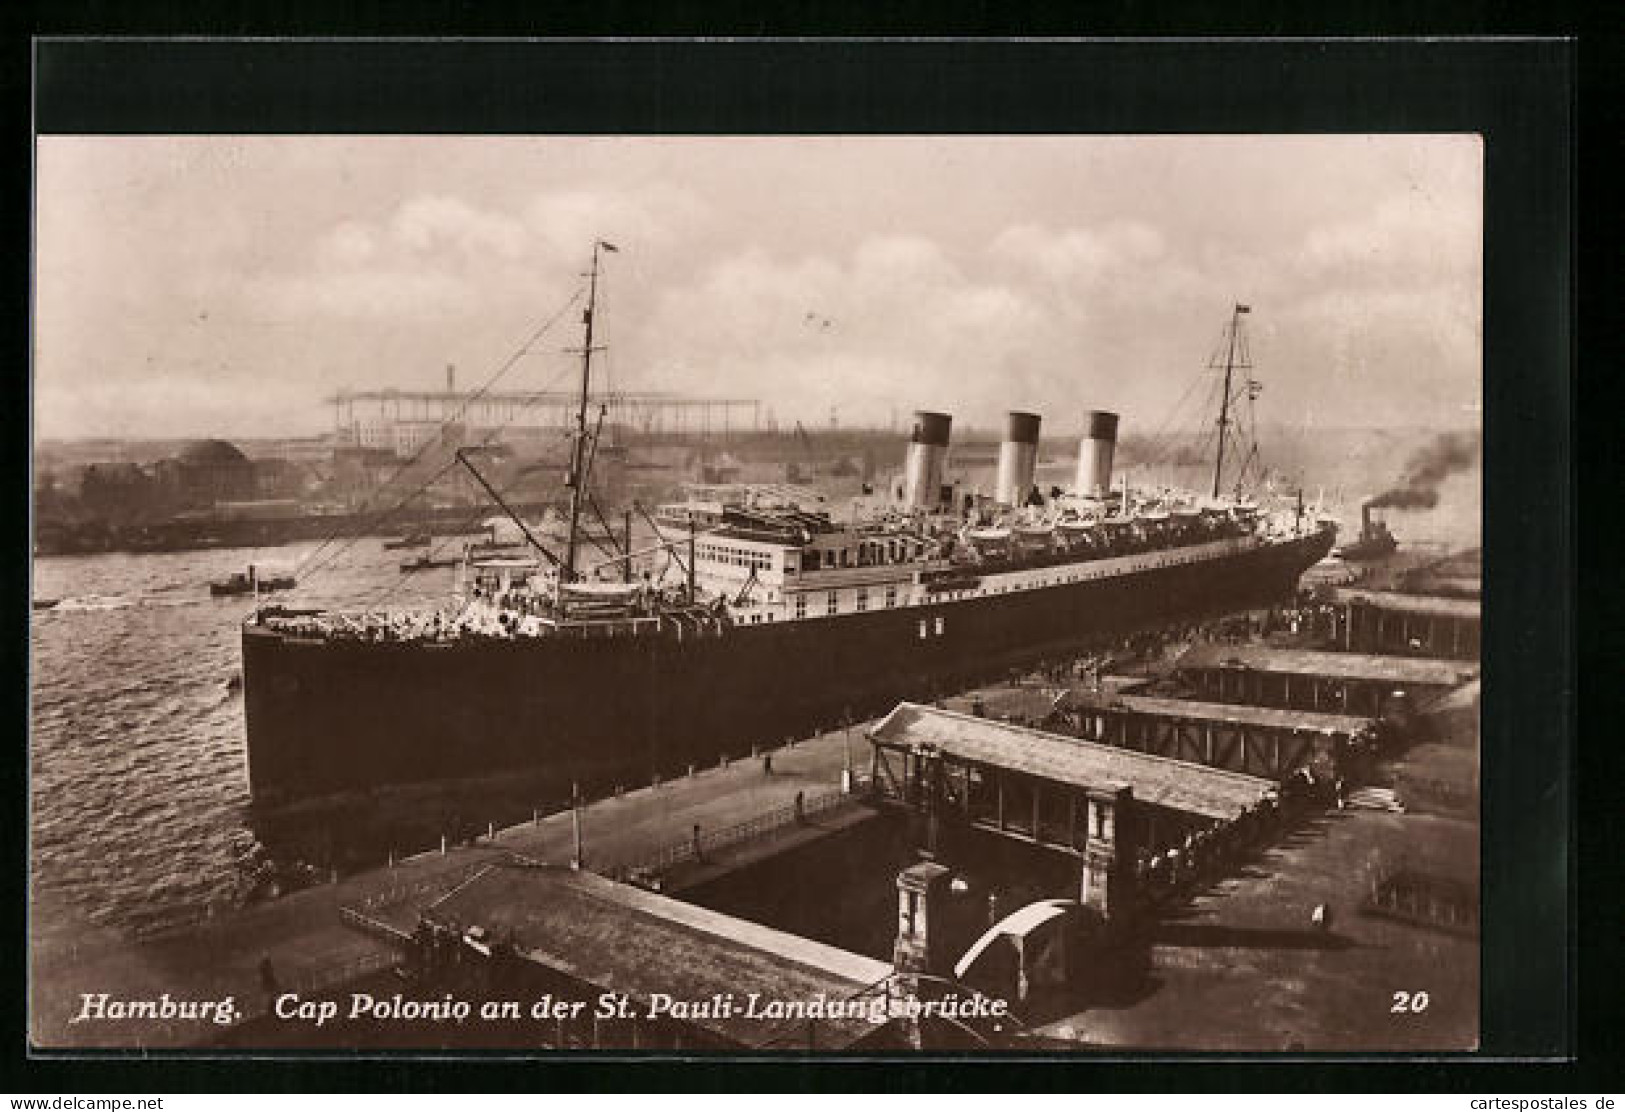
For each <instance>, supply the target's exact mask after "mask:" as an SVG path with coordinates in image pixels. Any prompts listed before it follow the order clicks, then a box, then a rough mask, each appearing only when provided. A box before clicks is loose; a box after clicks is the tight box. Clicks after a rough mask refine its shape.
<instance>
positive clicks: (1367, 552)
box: [1332, 502, 1399, 560]
mask: <svg viewBox="0 0 1625 1112" xmlns="http://www.w3.org/2000/svg"><path fill="white" fill-rule="evenodd" d="M1398 547H1399V542H1398V541H1397V540H1395V539H1394V535H1393V534H1392V533H1390V532H1389V531H1388V524H1387V522H1384V521H1380V520H1377V519H1374V518H1373V517H1372V516H1371V503H1369V502H1367V503H1366V504H1365V505H1363V506H1361V507H1360V535H1359V536H1358V537H1356V538H1355V539H1354V540H1352V541H1350V542H1349V543H1348V544H1342V545H1338V546H1337V547H1336V548H1334V549H1332V555H1333V556H1336V557H1338V558H1339V559H1341V560H1377V559H1380V558H1382V557H1384V556H1386V555H1388V554H1389V553H1390V552H1392V551H1394V550H1395V549H1396V548H1398Z"/></svg>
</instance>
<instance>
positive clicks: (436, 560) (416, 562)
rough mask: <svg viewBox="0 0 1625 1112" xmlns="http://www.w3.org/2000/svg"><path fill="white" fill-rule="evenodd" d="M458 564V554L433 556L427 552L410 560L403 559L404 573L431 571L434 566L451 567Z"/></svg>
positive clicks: (402, 569) (402, 568)
mask: <svg viewBox="0 0 1625 1112" xmlns="http://www.w3.org/2000/svg"><path fill="white" fill-rule="evenodd" d="M456 564H457V557H456V556H431V555H429V554H428V553H427V552H425V553H424V554H423V555H421V556H414V557H413V558H412V559H410V560H402V561H401V571H402V572H403V573H408V572H414V571H429V570H431V569H433V568H450V567H455V566H456Z"/></svg>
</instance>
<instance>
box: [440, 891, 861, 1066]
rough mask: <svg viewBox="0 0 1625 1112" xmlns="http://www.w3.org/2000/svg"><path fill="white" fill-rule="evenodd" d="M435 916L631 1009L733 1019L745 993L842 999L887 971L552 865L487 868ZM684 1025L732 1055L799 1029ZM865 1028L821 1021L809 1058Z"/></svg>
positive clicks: (745, 1019)
mask: <svg viewBox="0 0 1625 1112" xmlns="http://www.w3.org/2000/svg"><path fill="white" fill-rule="evenodd" d="M436 914H437V915H439V916H443V917H448V918H450V919H452V920H453V921H455V922H457V923H459V924H461V925H463V926H465V927H468V926H474V925H479V926H481V927H484V928H485V929H486V930H487V931H488V932H490V933H491V935H492V936H493V937H496V938H502V937H504V936H505V935H506V934H507V933H508V932H509V931H512V932H513V934H514V936H515V939H516V949H518V951H519V952H520V953H521V954H522V955H523V956H524V957H526V958H528V959H529V960H531V961H535V962H538V963H539V964H542V965H545V966H547V967H548V968H551V969H557V970H560V971H561V972H564V973H566V974H568V975H569V976H571V977H573V978H575V979H576V980H578V981H585V982H587V983H588V984H591V985H593V986H595V987H596V988H598V989H599V990H601V991H604V992H623V993H626V994H627V995H628V996H630V997H631V998H632V999H633V1000H634V1001H638V1002H639V1003H646V1002H647V1001H648V1000H649V999H650V997H651V996H652V995H653V994H655V993H664V994H666V995H667V996H670V997H672V998H673V999H675V1000H680V1001H705V1000H708V999H710V998H711V997H712V995H713V994H716V993H722V994H724V995H727V994H733V996H734V997H735V999H736V1001H737V1007H736V1012H737V1011H742V1010H743V1008H744V1004H745V997H746V995H747V994H749V993H751V992H759V993H761V994H762V999H763V1000H764V1001H800V1000H814V999H816V998H818V997H819V996H820V995H822V996H823V997H825V998H827V999H829V1000H844V999H847V998H849V997H851V996H853V995H854V994H855V993H858V992H860V991H862V990H863V989H866V988H868V987H869V986H871V985H873V984H874V983H876V982H877V981H880V980H881V979H883V978H884V977H886V976H888V975H889V974H890V973H891V967H890V966H889V965H887V964H885V963H884V962H879V961H875V960H873V959H872V958H867V957H864V956H862V955H861V954H854V953H850V952H848V951H846V950H840V949H837V948H835V947H833V946H827V945H825V944H823V943H821V942H814V941H812V940H811V939H806V938H799V937H797V936H796V935H793V934H789V933H786V932H785V931H780V930H775V929H773V928H772V927H765V926H762V925H760V924H757V923H751V922H748V921H746V920H744V919H736V918H734V917H733V916H730V915H723V914H720V913H718V912H715V911H710V910H707V909H706V908H703V907H697V906H695V905H693V904H687V903H683V902H682V901H680V900H674V899H672V898H671V897H669V896H662V895H660V894H659V893H656V892H650V891H646V890H645V889H642V888H637V887H634V886H632V885H629V884H620V883H617V882H615V881H612V880H607V879H605V878H604V877H601V876H597V875H595V874H593V873H589V872H585V871H580V872H578V871H576V870H573V869H568V868H563V867H557V866H523V865H500V866H495V867H492V868H490V869H488V870H487V871H486V872H485V873H484V874H482V875H480V876H479V877H477V878H476V879H474V880H473V881H471V882H469V883H468V884H467V885H465V886H464V887H463V888H462V889H460V890H459V891H457V892H456V893H455V894H453V895H452V896H450V897H449V898H447V899H446V900H445V901H443V902H442V903H440V904H439V905H438V906H437V907H436ZM687 1022H691V1023H693V1024H694V1025H696V1026H698V1027H702V1028H705V1029H707V1030H709V1031H712V1032H714V1033H716V1034H718V1035H721V1036H722V1037H723V1038H724V1039H726V1040H728V1041H729V1042H732V1043H734V1044H736V1045H738V1046H742V1047H755V1046H761V1045H763V1044H765V1043H768V1042H769V1041H771V1040H774V1039H779V1040H781V1041H780V1042H779V1043H777V1044H776V1045H781V1046H782V1045H790V1046H794V1045H799V1042H800V1041H801V1039H800V1032H801V1031H804V1030H805V1028H806V1026H807V1023H806V1021H805V1020H803V1021H801V1022H800V1027H799V1028H795V1027H794V1021H776V1020H769V1019H762V1018H757V1017H751V1016H744V1015H740V1014H735V1015H733V1016H731V1017H729V1016H723V1017H719V1018H705V1019H694V1020H688V1021H687ZM874 1030H875V1027H874V1025H872V1024H870V1023H869V1022H868V1021H867V1020H865V1019H861V1018H859V1019H835V1020H822V1019H821V1020H818V1021H817V1037H818V1042H819V1048H820V1049H838V1048H840V1047H842V1046H849V1045H851V1044H852V1043H854V1042H856V1041H857V1040H859V1039H861V1038H863V1037H864V1036H866V1035H868V1034H870V1033H871V1032H873V1031H874ZM786 1036H789V1041H788V1042H787V1043H786V1042H784V1041H783V1040H784V1039H785V1037H786Z"/></svg>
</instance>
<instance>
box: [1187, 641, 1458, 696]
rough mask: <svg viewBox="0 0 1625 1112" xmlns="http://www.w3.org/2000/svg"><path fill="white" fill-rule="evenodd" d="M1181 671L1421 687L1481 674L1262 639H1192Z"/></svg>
mask: <svg viewBox="0 0 1625 1112" xmlns="http://www.w3.org/2000/svg"><path fill="white" fill-rule="evenodd" d="M1177 667H1178V668H1179V670H1180V671H1182V672H1183V671H1192V670H1196V669H1209V668H1230V669H1235V670H1238V671H1240V670H1246V671H1253V672H1268V673H1273V674H1276V675H1291V676H1319V677H1321V678H1324V679H1336V680H1375V681H1378V682H1381V683H1392V684H1399V685H1405V684H1411V685H1416V686H1421V687H1454V686H1456V685H1457V684H1458V683H1464V682H1466V681H1467V680H1469V679H1471V678H1472V677H1474V676H1476V675H1477V674H1478V667H1477V666H1476V665H1472V664H1465V663H1458V662H1456V661H1449V660H1429V659H1424V658H1418V657H1408V656H1370V655H1367V654H1365V653H1340V652H1323V651H1320V650H1315V649H1276V648H1270V647H1267V646H1264V645H1219V644H1209V645H1193V646H1192V647H1191V648H1189V649H1187V650H1186V651H1185V653H1184V654H1183V655H1182V656H1180V658H1179V660H1178V663H1177Z"/></svg>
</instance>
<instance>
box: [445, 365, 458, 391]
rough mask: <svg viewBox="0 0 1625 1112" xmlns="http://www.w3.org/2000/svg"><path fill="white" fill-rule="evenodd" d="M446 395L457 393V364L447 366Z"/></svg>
mask: <svg viewBox="0 0 1625 1112" xmlns="http://www.w3.org/2000/svg"><path fill="white" fill-rule="evenodd" d="M446 393H448V394H455V393H457V364H455V363H447V364H446Z"/></svg>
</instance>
